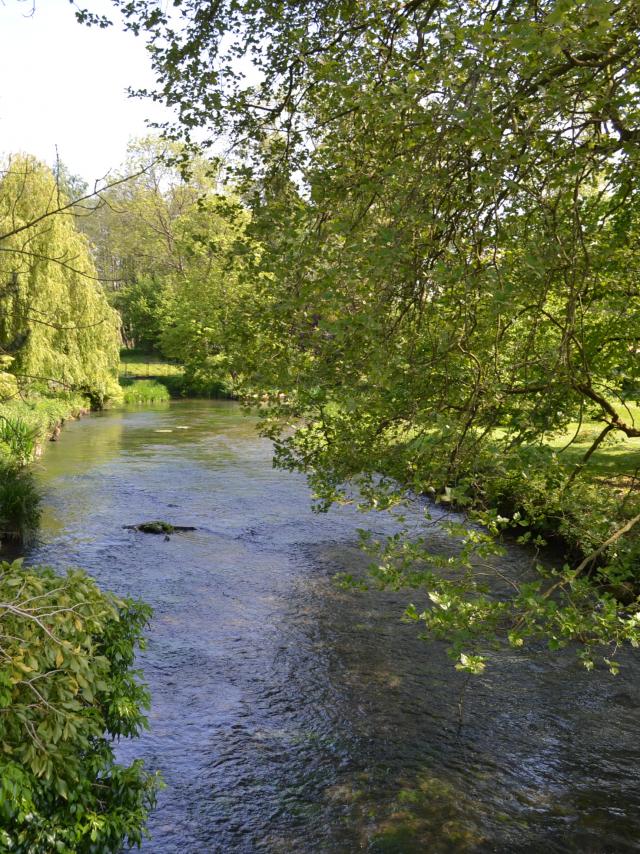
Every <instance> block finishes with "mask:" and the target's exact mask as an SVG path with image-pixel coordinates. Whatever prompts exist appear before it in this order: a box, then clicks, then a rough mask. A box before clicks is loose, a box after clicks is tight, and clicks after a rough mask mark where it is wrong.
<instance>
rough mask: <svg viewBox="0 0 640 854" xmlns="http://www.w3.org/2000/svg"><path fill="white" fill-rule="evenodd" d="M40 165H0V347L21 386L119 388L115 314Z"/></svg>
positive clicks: (107, 392) (106, 394)
mask: <svg viewBox="0 0 640 854" xmlns="http://www.w3.org/2000/svg"><path fill="white" fill-rule="evenodd" d="M66 204H68V200H67V199H66V198H65V197H64V196H63V194H62V190H61V189H60V187H59V186H58V185H57V184H56V181H55V179H54V177H53V174H52V173H51V170H49V169H48V168H47V167H46V166H44V165H43V164H41V163H40V162H38V161H37V160H35V159H34V158H31V157H25V156H20V157H17V156H16V157H12V158H10V159H9V160H8V161H7V163H6V164H5V165H4V166H3V168H2V169H1V170H0V282H1V284H0V355H1V356H2V357H5V358H8V359H11V360H12V361H11V363H10V364H9V365H8V366H6V369H7V370H8V371H9V372H10V373H11V374H13V375H14V376H15V377H16V378H17V379H18V381H19V385H20V387H21V388H23V389H25V388H29V387H36V388H39V389H41V390H44V391H52V390H53V391H58V390H65V389H67V390H71V391H80V392H83V393H86V394H87V395H89V396H90V397H91V398H92V400H94V401H95V402H96V403H98V404H99V403H101V402H102V401H103V400H105V399H107V398H110V397H117V396H118V386H117V380H116V375H117V365H118V343H119V342H118V326H119V323H118V318H117V315H116V313H115V312H114V311H113V310H112V309H111V308H110V307H109V305H108V303H107V301H106V297H105V295H104V292H103V290H102V286H101V285H100V282H99V281H98V280H97V278H96V272H95V268H94V266H93V263H92V261H91V257H90V254H89V247H88V244H87V241H86V239H85V238H84V237H83V236H82V235H81V234H80V233H79V232H78V230H77V228H76V222H75V217H74V216H73V215H71V214H70V213H69V212H68V211H66V212H65V211H63V212H59V213H58V212H57V211H59V209H60V208H64V207H65V205H66Z"/></svg>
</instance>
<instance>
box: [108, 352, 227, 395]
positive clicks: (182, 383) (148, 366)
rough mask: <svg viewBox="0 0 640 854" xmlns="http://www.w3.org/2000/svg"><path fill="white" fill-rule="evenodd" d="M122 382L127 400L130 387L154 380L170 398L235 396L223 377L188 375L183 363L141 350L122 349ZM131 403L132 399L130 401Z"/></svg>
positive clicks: (120, 373)
mask: <svg viewBox="0 0 640 854" xmlns="http://www.w3.org/2000/svg"><path fill="white" fill-rule="evenodd" d="M119 379H120V385H121V386H122V388H123V391H124V396H125V402H127V397H128V392H127V389H128V388H130V387H131V386H132V385H134V384H136V385H138V384H139V383H140V382H141V381H153V382H155V383H156V384H159V385H162V386H164V388H165V389H166V390H167V392H168V394H169V396H170V397H173V398H181V397H204V398H213V399H228V398H231V397H233V392H232V389H231V387H230V384H229V383H226V382H224V381H222V380H211V379H203V378H200V377H191V376H188V375H187V373H186V372H185V370H184V368H183V367H182V366H181V365H176V364H174V363H172V362H167V361H165V360H163V359H162V357H161V356H157V355H153V354H148V353H142V352H140V351H138V350H121V351H120V372H119ZM161 399H164V398H162V397H153V398H144V399H140V400H136V401H134V402H136V403H144V402H150V401H151V400H161ZM129 402H132V401H131V400H129Z"/></svg>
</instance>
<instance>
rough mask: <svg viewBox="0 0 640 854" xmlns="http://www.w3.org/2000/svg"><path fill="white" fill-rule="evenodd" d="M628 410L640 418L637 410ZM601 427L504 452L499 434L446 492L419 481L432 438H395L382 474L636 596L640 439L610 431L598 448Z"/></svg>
mask: <svg viewBox="0 0 640 854" xmlns="http://www.w3.org/2000/svg"><path fill="white" fill-rule="evenodd" d="M628 411H629V417H630V418H631V419H632V420H633V421H634V422H635V423H638V422H640V408H639V407H638V406H637V405H633V404H630V405H629V407H628ZM604 426H605V425H603V424H602V423H601V422H595V421H588V420H585V421H584V422H583V423H581V424H578V423H571V424H568V425H567V427H566V429H565V430H564V431H563V432H562V433H557V434H555V435H552V436H547V437H543V438H542V439H541V440H540V441H539V442H537V443H536V444H531V445H517V446H512V447H506V448H505V446H504V444H503V443H501V442H500V439H501V435H500V432H499V431H496V437H495V438H496V441H495V442H494V443H492V444H488V445H486V446H483V448H482V451H481V452H479V453H478V454H477V455H476V456H474V457H473V458H470V459H469V460H468V462H467V464H466V466H465V468H464V469H463V473H462V476H460V477H459V479H458V480H457V482H456V483H453V484H451V485H449V486H447V488H446V489H445V488H443V487H442V486H440V485H439V484H438V483H435V482H434V483H429V482H426V481H425V480H424V479H423V478H421V476H420V462H419V461H420V460H421V459H425V458H427V459H428V458H429V454H430V447H429V446H430V442H431V441H432V440H431V437H430V436H428V435H427V436H422V437H420V438H419V439H417V438H409V439H405V440H399V441H398V446H397V453H396V454H394V455H393V456H391V457H390V465H389V466H388V467H387V469H386V470H385V472H384V473H385V474H387V475H389V476H392V477H395V478H396V479H397V480H398V481H399V482H400V483H403V484H411V487H412V488H413V489H416V488H417V491H423V492H425V493H427V494H430V495H431V496H432V497H433V498H434V499H435V500H436V501H437V502H442V503H444V504H448V505H450V506H451V507H457V508H459V509H461V510H465V511H466V512H470V513H471V514H472V515H475V516H476V517H477V518H478V520H479V521H481V522H482V523H484V524H485V525H486V526H487V528H488V529H489V530H490V531H492V532H493V533H495V534H500V533H504V534H506V535H507V538H508V539H510V540H513V539H514V538H515V539H516V541H517V542H519V543H522V544H533V545H534V546H536V547H538V548H540V549H542V548H544V547H545V546H546V545H550V546H553V549H554V552H555V553H556V554H560V555H561V559H562V560H563V561H566V562H567V563H568V564H569V565H571V566H572V567H581V569H580V573H581V574H585V575H591V576H593V577H594V578H597V583H598V584H599V585H602V586H603V588H604V589H606V590H607V591H608V592H610V593H612V594H613V595H614V596H615V597H616V598H618V599H619V600H620V601H622V602H630V601H632V600H633V599H635V598H636V596H637V595H638V593H640V571H639V569H640V540H639V538H638V535H637V533H636V529H635V526H636V523H637V522H638V521H639V517H638V514H639V513H640V476H639V475H640V439H635V438H626V437H622V436H621V435H619V434H617V435H616V434H614V435H613V436H607V438H606V439H605V441H602V442H600V443H599V442H598V437H599V436H600V435H601V434H602V432H603V427H604ZM416 469H417V473H416ZM416 485H417V486H416ZM559 568H560V567H559Z"/></svg>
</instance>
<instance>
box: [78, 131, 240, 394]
mask: <svg viewBox="0 0 640 854" xmlns="http://www.w3.org/2000/svg"><path fill="white" fill-rule="evenodd" d="M179 164H181V165H182V170H185V169H187V170H188V178H187V177H185V175H184V172H183V171H181V168H179ZM216 172H217V170H216V169H214V168H213V167H209V166H208V165H207V164H206V163H205V162H204V161H203V160H202V159H201V158H197V157H188V155H187V152H186V150H185V149H184V148H183V147H181V146H178V145H173V146H170V145H165V144H162V143H160V141H158V140H157V139H153V138H150V139H144V140H140V141H138V142H137V143H134V144H133V145H132V146H131V150H130V156H129V159H128V161H127V163H126V164H125V166H124V173H125V174H126V173H130V174H131V173H136V177H135V178H134V179H132V180H130V181H127V182H124V183H122V184H120V185H119V186H117V187H114V188H113V189H112V190H111V191H109V192H108V193H105V194H104V195H103V200H104V201H105V202H106V204H104V205H102V206H99V207H98V208H97V210H96V211H95V213H94V215H93V216H91V217H87V218H86V220H85V221H84V223H83V227H84V228H85V230H86V232H87V234H88V235H89V236H90V238H91V239H92V241H93V242H94V244H95V246H96V258H97V264H98V269H99V270H100V274H101V276H102V277H103V278H104V279H105V281H109V280H110V281H111V285H110V296H111V301H112V304H113V305H114V306H115V307H116V308H117V309H118V311H119V312H120V315H121V318H122V327H123V335H124V339H125V342H126V343H127V344H128V345H129V346H132V345H135V347H136V348H138V349H139V350H142V351H146V352H149V353H153V352H159V353H161V354H162V355H164V356H165V357H167V358H170V359H173V360H175V361H178V362H180V363H181V364H183V365H184V373H185V384H186V386H187V387H190V388H196V387H198V386H199V385H208V384H210V382H211V379H212V378H214V379H215V381H217V382H218V383H222V384H225V383H228V382H229V379H230V377H229V364H228V359H226V357H225V352H226V351H227V350H228V346H227V341H226V338H227V334H228V332H227V329H226V326H227V322H228V319H229V318H235V316H236V314H237V308H238V303H239V300H240V298H241V287H240V285H239V282H238V274H237V271H238V267H239V264H240V258H239V257H238V256H237V255H236V253H235V252H234V248H235V244H236V242H237V241H238V239H240V238H241V236H242V234H243V231H244V228H245V225H246V223H247V221H248V214H247V212H246V210H244V209H243V208H242V207H241V206H240V205H239V203H238V201H237V200H235V199H234V198H233V197H232V196H231V195H230V194H227V193H222V192H220V191H219V190H220V188H219V182H218V178H217V174H216ZM229 332H231V330H229Z"/></svg>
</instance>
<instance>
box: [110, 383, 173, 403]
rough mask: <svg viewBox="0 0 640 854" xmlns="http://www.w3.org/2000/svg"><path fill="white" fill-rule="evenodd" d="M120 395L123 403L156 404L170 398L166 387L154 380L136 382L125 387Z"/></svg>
mask: <svg viewBox="0 0 640 854" xmlns="http://www.w3.org/2000/svg"><path fill="white" fill-rule="evenodd" d="M122 395H123V399H124V402H125V403H157V402H158V401H162V400H169V398H170V394H169V391H168V390H167V388H166V386H163V385H162V384H161V383H157V382H155V381H154V380H137V381H136V382H134V383H132V384H131V385H128V386H126V387H125V388H124V389H123V390H122Z"/></svg>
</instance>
